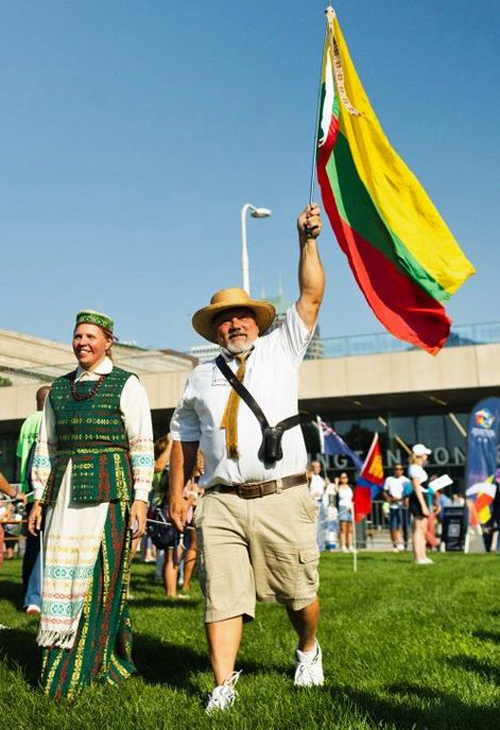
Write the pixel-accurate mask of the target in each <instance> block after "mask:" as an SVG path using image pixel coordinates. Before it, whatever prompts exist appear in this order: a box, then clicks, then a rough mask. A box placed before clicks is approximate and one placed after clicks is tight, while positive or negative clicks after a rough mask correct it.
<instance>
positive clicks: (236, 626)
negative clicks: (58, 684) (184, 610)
mask: <svg viewBox="0 0 500 730" xmlns="http://www.w3.org/2000/svg"><path fill="white" fill-rule="evenodd" d="M297 228H298V233H299V246H300V262H299V287H300V297H299V299H298V301H297V302H296V304H294V305H293V306H292V307H291V308H290V309H289V310H288V312H287V314H286V319H285V321H284V322H283V323H282V324H281V325H280V326H279V327H278V328H277V329H275V330H274V331H272V332H271V333H270V334H268V335H265V336H262V335H264V334H265V332H266V330H267V329H268V328H269V327H270V325H271V324H272V323H273V321H274V318H275V311H274V307H273V306H272V305H271V304H270V303H269V302H264V301H260V300H254V299H250V297H249V295H248V294H247V293H246V292H245V291H243V290H241V289H224V290H222V291H220V292H217V293H216V294H214V296H213V297H212V299H211V303H210V305H208V306H207V307H204V308H203V309H201V310H199V311H198V312H196V314H195V315H194V317H193V326H194V328H195V330H196V331H197V332H198V333H199V334H201V335H202V336H203V337H205V338H206V339H208V340H210V341H211V342H216V343H217V344H219V345H220V347H221V356H219V358H218V359H216V360H211V361H210V362H207V363H203V364H202V365H199V366H198V367H197V368H195V369H194V370H193V372H192V373H190V376H189V378H188V382H187V384H186V389H185V391H184V395H183V396H182V399H181V402H180V403H179V405H178V407H177V409H176V411H175V413H174V415H173V417H172V421H171V425H170V432H171V435H172V439H173V447H172V454H171V459H170V516H171V519H172V520H173V522H174V523H175V525H176V526H177V528H178V529H179V530H182V528H183V526H184V524H185V520H186V508H187V504H186V503H185V501H184V500H183V499H182V490H183V488H184V484H185V481H186V479H187V477H188V476H189V475H190V473H191V471H192V468H193V466H194V463H195V458H196V451H197V449H198V447H199V448H200V450H201V452H202V453H203V456H204V459H205V473H204V475H203V477H202V480H201V481H200V485H201V486H202V487H204V489H205V496H204V498H203V499H202V500H201V503H200V505H199V506H198V507H197V510H196V513H195V525H196V530H197V534H198V542H199V551H200V553H199V554H200V565H201V574H202V575H201V579H202V586H203V590H204V593H205V624H206V632H207V639H208V645H209V651H210V661H211V664H212V670H213V673H214V678H215V684H216V687H215V689H214V690H213V692H212V694H211V696H210V699H209V703H208V706H207V712H212V711H213V710H216V709H226V708H228V707H230V706H231V705H232V703H233V702H234V699H235V697H236V691H235V689H234V685H235V683H236V681H237V678H238V674H239V673H237V672H235V671H234V666H235V662H236V657H237V654H238V649H239V644H240V639H241V634H242V629H243V622H244V621H245V620H250V619H252V618H254V616H255V600H256V598H257V599H258V600H260V601H268V602H269V601H278V602H280V603H283V604H285V606H286V608H287V611H288V616H289V618H290V621H291V623H292V625H293V627H294V629H295V631H296V632H297V634H298V637H299V641H298V649H297V651H296V670H295V684H296V685H297V686H312V685H321V684H323V669H322V659H321V649H320V647H319V644H318V642H317V641H316V628H317V624H318V618H319V603H318V599H317V596H316V592H317V588H318V574H317V564H318V549H317V545H316V517H317V505H316V504H315V502H314V500H313V499H312V498H311V496H310V494H309V489H308V485H307V477H306V474H305V472H306V466H307V454H306V449H305V444H304V439H303V436H302V432H301V429H300V426H299V425H298V416H297V399H298V382H299V368H300V364H301V362H302V360H303V357H304V355H305V352H306V350H307V347H308V345H309V343H310V341H311V337H312V335H313V332H314V328H315V325H316V320H317V317H318V312H319V308H320V305H321V300H322V297H323V291H324V272H323V267H322V264H321V261H320V257H319V253H318V249H317V245H316V238H317V236H318V235H319V233H320V231H321V220H320V211H319V208H318V206H317V205H315V204H313V205H311V206H307V208H306V209H305V211H304V212H303V213H301V215H300V216H299V218H298V220H297ZM259 335H260V336H259ZM227 368H229V372H228V371H227ZM224 370H225V371H226V374H224V372H223V371H224ZM226 376H228V377H229V378H232V379H233V382H236V388H238V385H239V383H243V385H244V387H245V388H246V390H247V391H248V392H249V393H250V394H251V396H253V398H254V399H255V401H256V403H257V404H258V407H260V409H261V410H262V412H263V414H264V417H265V418H264V422H262V419H261V420H258V417H257V415H256V409H255V406H252V407H251V406H250V405H249V401H248V398H247V397H246V395H245V393H243V394H242V393H241V391H240V392H238V391H237V390H236V389H235V388H234V387H232V386H231V385H230V383H229V381H228V379H227V377H226ZM243 401H244V402H243ZM265 419H267V425H266V420H265ZM282 422H283V423H282ZM280 423H281V425H282V428H281V429H280V433H282V438H281V443H280V433H277V431H276V429H269V426H271V427H273V426H276V425H277V424H280ZM280 447H281V448H280Z"/></svg>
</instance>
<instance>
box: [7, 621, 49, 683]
mask: <svg viewBox="0 0 500 730" xmlns="http://www.w3.org/2000/svg"><path fill="white" fill-rule="evenodd" d="M0 660H1V661H3V662H4V664H5V665H6V666H7V667H8V668H9V669H20V670H21V672H22V673H23V674H24V676H25V678H26V681H27V682H28V683H29V684H30V685H31V686H32V687H36V686H37V685H38V678H39V676H40V667H41V652H40V650H39V648H38V646H37V645H36V644H35V635H34V633H33V632H32V631H27V630H26V629H8V630H2V631H0Z"/></svg>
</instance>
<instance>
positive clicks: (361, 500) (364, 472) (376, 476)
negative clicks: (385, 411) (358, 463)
mask: <svg viewBox="0 0 500 730" xmlns="http://www.w3.org/2000/svg"><path fill="white" fill-rule="evenodd" d="M383 483H384V467H383V463H382V452H381V450H380V441H379V439H378V433H375V435H374V436H373V441H372V445H371V446H370V450H369V451H368V454H367V457H366V459H365V463H364V464H363V467H362V469H361V474H360V475H359V478H358V482H357V484H356V488H355V490H354V519H355V521H356V522H360V521H361V520H362V519H363V517H366V515H369V514H370V512H371V509H372V499H373V498H374V497H376V496H377V494H378V493H379V492H380V490H381V488H382V485H383Z"/></svg>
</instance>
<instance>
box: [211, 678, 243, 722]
mask: <svg viewBox="0 0 500 730" xmlns="http://www.w3.org/2000/svg"><path fill="white" fill-rule="evenodd" d="M240 674H241V671H240V672H231V674H230V675H229V676H228V677H226V679H225V680H224V681H223V683H222V684H219V686H218V687H216V688H215V689H213V690H212V694H211V695H210V697H209V698H208V704H207V706H206V709H205V712H206V713H207V715H211V714H212V712H214V710H229V708H230V707H232V706H233V703H234V701H235V699H236V698H237V696H238V693H237V691H236V690H235V686H236V682H237V681H238V679H239V676H240Z"/></svg>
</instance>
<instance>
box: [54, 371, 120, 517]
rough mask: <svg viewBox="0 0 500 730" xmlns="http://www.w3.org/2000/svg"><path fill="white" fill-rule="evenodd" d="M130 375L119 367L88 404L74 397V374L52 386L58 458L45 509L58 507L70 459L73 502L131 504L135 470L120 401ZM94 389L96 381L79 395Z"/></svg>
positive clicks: (82, 385)
mask: <svg viewBox="0 0 500 730" xmlns="http://www.w3.org/2000/svg"><path fill="white" fill-rule="evenodd" d="M130 375H131V374H130V373H127V372H126V371H125V370H121V368H117V367H114V368H113V370H112V371H111V372H110V373H109V375H106V376H105V377H104V381H103V383H102V384H101V386H100V388H99V390H98V391H97V393H96V394H95V395H94V396H93V397H92V398H89V399H87V400H76V399H75V398H74V397H73V394H72V392H71V379H72V377H73V373H68V374H67V375H63V377H61V378H58V379H57V380H56V381H55V383H54V384H53V386H52V388H51V391H50V395H49V398H50V404H51V406H52V409H53V411H54V415H55V423H56V433H57V453H56V456H55V459H54V460H53V463H52V469H51V473H50V477H49V479H48V482H47V487H46V489H45V493H44V496H43V502H44V503H45V504H54V503H55V501H56V499H57V495H58V493H59V489H60V486H61V482H62V479H63V476H64V473H65V471H66V469H67V466H68V462H69V460H70V459H71V499H72V500H73V502H109V501H111V500H120V501H129V500H130V499H131V495H132V468H131V464H130V452H129V444H128V439H127V434H126V431H125V425H124V423H123V420H122V416H121V411H120V397H121V394H122V390H123V387H124V385H125V383H126V382H127V380H128V379H129V377H130ZM95 384H96V381H95V380H94V381H87V382H83V383H82V382H79V383H76V384H75V387H76V391H77V393H78V394H79V395H86V394H87V393H89V391H90V390H91V389H92V388H93V387H95Z"/></svg>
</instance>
